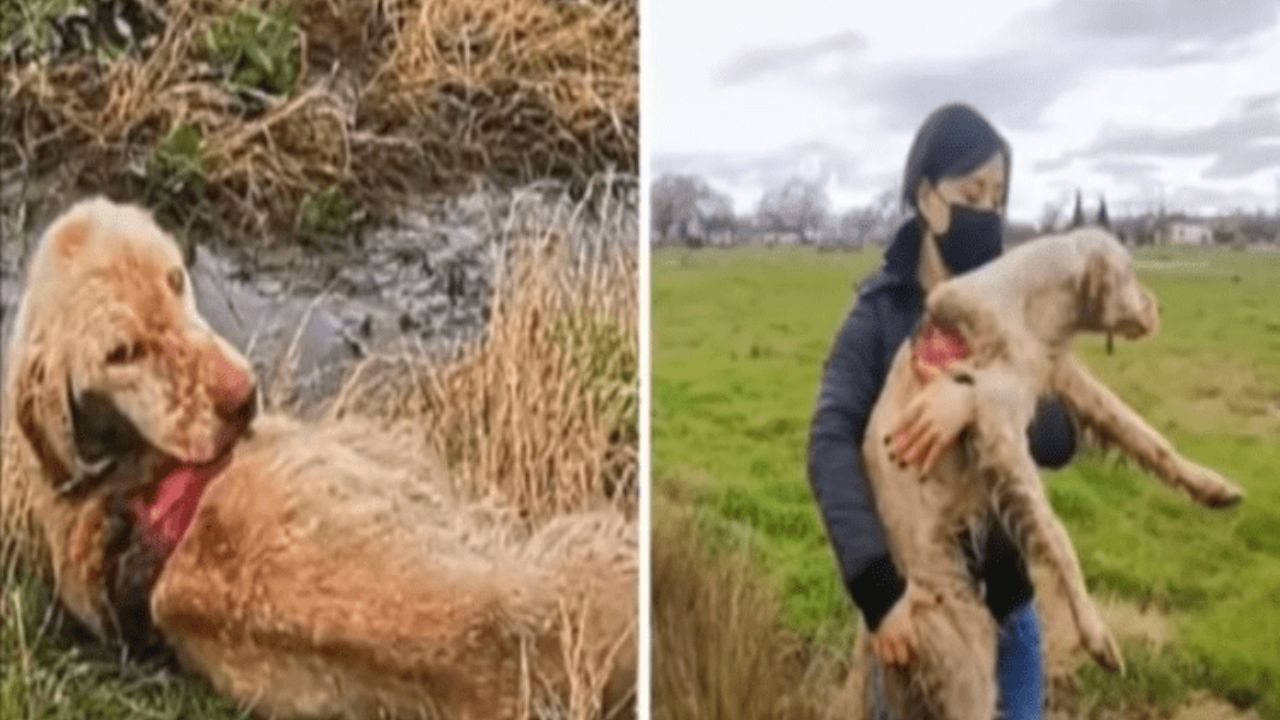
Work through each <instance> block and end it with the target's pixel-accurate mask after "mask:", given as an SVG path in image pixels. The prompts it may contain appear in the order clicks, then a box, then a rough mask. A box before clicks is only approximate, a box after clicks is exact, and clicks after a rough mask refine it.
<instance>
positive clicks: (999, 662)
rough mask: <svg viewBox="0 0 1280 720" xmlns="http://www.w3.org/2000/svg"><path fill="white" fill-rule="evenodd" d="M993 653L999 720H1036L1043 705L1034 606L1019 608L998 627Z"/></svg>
mask: <svg viewBox="0 0 1280 720" xmlns="http://www.w3.org/2000/svg"><path fill="white" fill-rule="evenodd" d="M996 652H997V655H996V682H997V683H998V684H999V686H1000V718H1001V720H1038V719H1039V717H1040V707H1041V705H1042V704H1043V702H1044V668H1043V667H1042V665H1041V662H1040V623H1039V621H1038V620H1037V618H1036V606H1035V604H1033V603H1027V604H1026V605H1023V606H1022V607H1020V608H1018V609H1016V610H1014V611H1013V612H1011V613H1009V614H1008V616H1006V617H1005V619H1004V622H1002V623H1000V643H999V645H998V646H997V651H996Z"/></svg>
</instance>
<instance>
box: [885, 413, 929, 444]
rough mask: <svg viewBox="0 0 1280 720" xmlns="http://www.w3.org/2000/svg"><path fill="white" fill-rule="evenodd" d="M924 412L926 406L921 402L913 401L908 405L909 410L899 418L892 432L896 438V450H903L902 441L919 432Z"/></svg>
mask: <svg viewBox="0 0 1280 720" xmlns="http://www.w3.org/2000/svg"><path fill="white" fill-rule="evenodd" d="M923 413H924V407H923V406H922V405H921V404H920V403H912V404H911V405H909V406H907V411H906V412H905V413H903V415H902V417H901V418H899V419H898V422H897V426H896V427H895V428H894V429H893V432H892V433H891V435H892V436H893V438H894V450H895V451H900V450H901V443H902V441H903V440H904V439H905V438H908V437H910V436H911V435H913V434H914V433H916V432H918V428H919V425H920V419H921V416H922V415H923Z"/></svg>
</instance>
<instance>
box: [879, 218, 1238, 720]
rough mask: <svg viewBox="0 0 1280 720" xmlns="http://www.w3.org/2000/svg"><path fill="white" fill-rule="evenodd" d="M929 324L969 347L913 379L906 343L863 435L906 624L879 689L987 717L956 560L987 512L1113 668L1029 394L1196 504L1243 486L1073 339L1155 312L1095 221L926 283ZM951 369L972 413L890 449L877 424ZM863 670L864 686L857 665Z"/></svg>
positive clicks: (889, 424) (984, 625)
mask: <svg viewBox="0 0 1280 720" xmlns="http://www.w3.org/2000/svg"><path fill="white" fill-rule="evenodd" d="M931 324H932V325H937V326H940V327H943V328H946V329H948V330H950V331H952V332H957V333H958V334H959V335H960V336H962V337H963V338H964V340H965V342H966V344H967V346H968V348H969V351H970V354H969V356H968V357H967V358H966V359H964V360H961V361H958V362H956V363H954V364H952V365H951V366H949V367H948V369H947V371H946V372H945V373H943V374H942V375H941V376H939V377H936V378H933V379H932V380H929V381H926V380H923V379H921V378H920V377H919V376H918V375H917V374H916V372H914V371H913V369H912V344H911V342H910V341H909V342H908V343H906V344H904V346H903V347H902V348H901V349H900V350H899V351H898V353H897V355H896V356H895V359H894V362H893V365H892V367H891V369H890V371H889V375H888V380H887V382H886V384H885V387H884V390H883V392H882V394H881V396H880V398H879V399H878V401H877V403H876V406H875V408H874V410H873V412H872V415H871V418H870V421H869V424H868V427H867V431H866V436H865V440H864V444H863V459H864V462H865V465H866V470H867V475H868V477H869V478H870V481H871V485H872V489H873V492H874V495H875V499H876V505H877V509H878V511H879V514H880V517H881V518H882V520H883V524H884V527H885V531H886V534H887V536H888V542H889V548H890V552H891V555H892V557H893V560H894V562H895V564H896V565H897V567H898V568H899V569H900V571H901V572H902V573H903V574H904V576H905V577H906V579H907V591H906V592H907V601H908V602H909V603H910V604H911V607H912V617H913V621H914V624H915V629H916V635H917V637H918V639H919V646H918V653H917V655H916V657H915V659H914V660H913V662H912V663H911V664H910V665H908V666H907V667H905V668H901V667H899V668H889V669H886V671H885V674H884V697H885V699H886V701H887V704H888V705H889V709H890V711H891V712H892V713H893V715H892V716H893V717H894V718H895V719H897V720H904V719H907V718H945V719H948V720H975V719H983V718H993V717H995V712H996V681H995V664H996V639H997V638H996V627H995V625H994V621H993V620H992V618H991V615H990V613H989V612H988V610H987V609H986V606H985V605H984V604H983V601H982V597H981V592H982V590H981V588H980V587H979V586H978V585H977V584H976V582H975V581H974V580H973V579H972V577H971V575H970V573H969V572H968V571H967V570H966V562H965V556H964V548H962V546H961V540H960V538H962V537H968V538H970V539H973V538H974V537H975V536H977V537H978V538H979V539H980V535H981V529H982V528H984V527H986V526H987V523H988V521H989V518H991V517H992V516H993V515H994V516H995V517H996V518H998V519H999V521H1000V522H1002V523H1003V524H1004V526H1005V527H1006V528H1007V529H1008V530H1009V531H1010V534H1011V536H1012V537H1013V538H1014V540H1015V542H1017V543H1018V545H1019V546H1020V548H1021V549H1022V550H1023V552H1024V553H1025V554H1026V555H1027V556H1029V557H1030V558H1031V559H1034V560H1037V561H1040V562H1043V563H1044V564H1046V565H1047V567H1048V568H1050V570H1051V575H1052V577H1053V578H1054V579H1055V580H1056V583H1055V587H1054V588H1053V591H1054V592H1060V593H1062V594H1063V595H1064V596H1065V598H1066V600H1067V605H1068V607H1069V608H1070V610H1071V616H1072V620H1073V621H1074V624H1075V628H1076V630H1077V632H1078V635H1079V639H1080V644H1081V646H1082V647H1083V648H1084V649H1085V650H1086V651H1087V652H1089V653H1090V654H1091V655H1092V656H1093V658H1094V659H1095V660H1096V661H1097V662H1098V663H1099V664H1100V665H1102V666H1104V667H1106V668H1109V669H1113V670H1114V669H1120V668H1121V667H1122V658H1121V656H1120V652H1119V648H1118V646H1117V645H1116V642H1115V640H1114V639H1113V638H1112V636H1111V634H1110V632H1109V631H1108V629H1107V627H1106V626H1105V624H1104V623H1103V621H1102V619H1101V617H1100V615H1099V613H1098V609H1097V608H1096V607H1095V606H1094V604H1093V602H1092V600H1091V599H1090V597H1089V595H1088V592H1087V590H1086V587H1085V583H1084V578H1083V575H1082V572H1081V569H1080V563H1079V561H1078V560H1077V558H1076V554H1075V551H1074V549H1073V547H1072V545H1071V542H1070V539H1069V538H1068V536H1067V533H1066V532H1065V530H1064V529H1063V526H1062V524H1061V522H1060V521H1059V520H1058V518H1057V517H1056V516H1055V515H1054V513H1053V512H1052V510H1051V508H1050V507H1049V504H1048V501H1047V499H1046V497H1045V493H1044V488H1043V486H1042V484H1041V481H1040V478H1039V475H1038V473H1037V469H1036V465H1035V462H1034V461H1033V459H1032V457H1031V454H1030V449H1029V446H1028V440H1027V435H1026V429H1027V427H1028V425H1029V424H1030V423H1031V420H1032V418H1033V416H1034V413H1035V408H1036V405H1037V401H1038V400H1039V399H1040V398H1042V397H1044V396H1047V395H1051V394H1052V395H1056V396H1058V397H1059V398H1060V399H1061V400H1062V401H1063V402H1064V403H1065V404H1066V405H1067V406H1068V407H1069V409H1070V410H1071V412H1072V414H1073V416H1074V418H1075V419H1076V420H1077V421H1078V422H1079V423H1080V425H1081V426H1083V428H1085V429H1087V430H1089V431H1091V432H1092V433H1093V434H1094V435H1095V436H1097V437H1100V438H1102V439H1104V440H1105V441H1106V442H1107V443H1108V444H1110V445H1111V446H1113V447H1114V448H1115V449H1116V450H1118V451H1119V452H1121V453H1124V454H1125V455H1128V456H1130V457H1131V458H1133V459H1135V460H1136V461H1137V462H1138V463H1139V464H1140V465H1141V466H1142V467H1144V468H1147V469H1149V470H1150V471H1152V472H1153V473H1154V474H1155V475H1156V476H1157V477H1159V478H1160V479H1161V480H1163V481H1165V482H1166V483H1168V484H1169V485H1171V486H1173V487H1175V488H1180V489H1182V490H1185V491H1186V492H1188V493H1189V494H1190V495H1191V497H1192V498H1193V499H1195V500H1196V501H1198V502H1200V503H1202V504H1204V505H1207V506H1210V507H1223V506H1228V505H1232V504H1234V503H1236V502H1237V501H1239V500H1240V498H1241V496H1242V493H1241V491H1240V489H1239V488H1238V487H1237V486H1236V485H1234V484H1233V483H1231V482H1230V481H1228V480H1226V479H1225V478H1223V477H1222V476H1220V475H1219V474H1217V473H1216V472H1214V471H1212V470H1210V469H1208V468H1205V467H1202V466H1199V465H1196V464H1195V463H1192V462H1190V461H1188V460H1186V459H1185V458H1183V457H1182V456H1180V455H1179V454H1178V453H1177V452H1176V451H1175V450H1174V449H1173V447H1172V446H1171V445H1170V443H1169V442H1168V441H1167V440H1166V439H1165V438H1163V437H1162V436H1161V435H1160V434H1159V433H1158V432H1157V431H1156V430H1154V429H1153V428H1152V427H1151V426H1150V425H1148V424H1147V423H1146V422H1144V421H1143V419H1142V418H1141V417H1139V416H1138V414H1137V413H1136V412H1134V411H1133V410H1132V409H1131V408H1129V407H1128V406H1127V405H1125V404H1124V403H1123V402H1122V401H1121V400H1120V399H1119V398H1117V397H1116V396H1115V395H1114V394H1113V393H1112V392H1110V391H1109V390H1108V389H1107V388H1106V387H1104V386H1103V385H1102V384H1101V383H1100V382H1099V381H1098V380H1096V379H1095V378H1094V377H1093V376H1092V375H1091V374H1089V372H1088V371H1087V370H1086V369H1085V368H1084V367H1083V365H1081V364H1080V362H1079V361H1078V360H1077V359H1076V357H1075V356H1074V355H1073V354H1072V348H1071V344H1072V340H1073V338H1074V336H1075V335H1076V334H1077V333H1080V332H1099V333H1106V334H1108V335H1111V334H1122V335H1125V336H1126V337H1131V338H1136V337H1139V336H1142V335H1146V334H1149V333H1151V332H1154V331H1155V330H1156V328H1157V325H1158V313H1157V307H1156V303H1155V298H1154V297H1153V296H1152V295H1151V294H1150V293H1149V292H1148V291H1147V290H1146V289H1145V288H1143V287H1141V286H1140V285H1139V283H1138V281H1137V278H1136V276H1135V274H1134V271H1133V266H1132V260H1131V258H1130V256H1129V254H1128V252H1127V251H1126V250H1125V249H1124V247H1123V246H1122V245H1121V244H1120V243H1119V242H1118V241H1117V240H1116V239H1115V237H1114V236H1112V235H1110V234H1109V233H1106V232H1104V231H1102V230H1098V229H1083V230H1078V231H1075V232H1073V233H1070V234H1064V235H1058V236H1050V237H1047V238H1041V239H1038V240H1035V241H1031V242H1028V243H1026V244H1024V245H1022V246H1020V247H1018V248H1016V249H1013V250H1011V251H1010V252H1008V253H1006V254H1005V255H1003V256H1002V257H1001V258H1000V259H998V260H996V261H994V262H992V263H990V264H989V265H987V266H985V267H983V268H981V269H979V270H977V271H974V272H972V273H969V274H967V275H963V276H960V277H957V278H953V279H950V280H947V281H945V282H943V283H941V284H939V285H938V286H936V287H935V288H934V289H933V290H932V291H931V292H930V293H929V296H928V299H927V305H926V311H925V317H924V320H923V322H922V327H926V326H929V325H931ZM957 383H958V384H961V385H963V386H965V388H967V389H966V390H965V391H964V392H969V393H971V396H970V398H969V399H971V401H972V405H973V413H972V419H971V422H970V423H969V424H968V425H967V426H966V428H965V430H964V432H963V433H962V434H961V436H960V439H959V441H958V442H957V443H956V444H955V445H954V446H953V447H952V448H950V449H948V450H947V451H946V452H945V453H944V454H943V455H942V456H941V457H940V458H939V459H938V461H937V463H936V464H935V465H934V467H933V468H932V470H931V471H930V472H928V473H927V474H923V473H921V471H920V470H918V469H917V468H915V467H908V466H907V465H905V464H904V463H902V462H901V461H900V459H899V458H896V457H895V456H894V450H893V443H892V442H891V439H890V434H891V433H892V432H893V430H894V429H895V428H896V427H897V424H898V422H899V420H900V418H901V417H902V415H903V413H904V412H905V411H906V410H907V409H908V407H909V406H910V405H911V404H912V402H913V401H917V402H920V401H922V398H921V395H922V394H925V393H938V392H944V391H948V392H952V395H953V396H955V393H954V391H955V387H954V385H953V384H957ZM949 384H952V385H951V386H950V387H949V386H948V385H949ZM978 544H980V543H978ZM864 630H865V629H864ZM866 635H867V633H866V632H863V633H862V636H863V638H864V640H863V642H862V643H861V645H860V648H859V651H858V654H859V663H860V667H861V670H860V671H859V672H863V673H866V672H869V671H870V668H871V666H872V662H873V658H872V656H871V655H870V646H869V643H868V642H867V641H866V640H865V638H866ZM862 685H863V686H869V684H868V679H867V678H866V677H864V678H863V681H862Z"/></svg>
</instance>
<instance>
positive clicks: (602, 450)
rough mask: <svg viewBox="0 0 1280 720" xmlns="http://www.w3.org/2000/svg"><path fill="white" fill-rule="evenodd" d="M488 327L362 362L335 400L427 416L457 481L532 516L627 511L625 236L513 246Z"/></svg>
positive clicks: (632, 356) (631, 389)
mask: <svg viewBox="0 0 1280 720" xmlns="http://www.w3.org/2000/svg"><path fill="white" fill-rule="evenodd" d="M506 267H507V268H508V272H507V274H506V277H504V278H501V279H500V281H499V285H498V289H497V291H496V295H495V297H494V301H493V305H492V311H491V317H490V322H489V327H488V329H487V330H486V332H485V333H484V334H483V335H482V336H481V337H479V338H477V339H475V340H474V341H472V342H470V343H469V344H467V345H466V346H464V347H463V348H462V349H461V350H460V351H459V352H458V353H457V356H456V357H455V358H453V359H452V360H451V361H447V362H441V361H438V360H430V359H426V358H424V357H421V356H418V357H403V356H402V357H378V358H372V359H370V360H368V361H366V362H365V363H364V364H363V365H362V366H361V367H359V368H357V370H356V371H355V372H354V373H353V375H352V378H351V380H350V381H349V382H348V383H347V385H346V387H345V388H344V389H343V391H342V393H341V394H340V396H339V398H338V399H337V400H336V401H335V403H334V404H333V406H332V409H331V412H332V413H333V414H335V415H342V414H345V413H348V412H357V413H361V414H365V415H376V416H378V417H382V418H386V419H390V420H401V421H409V422H410V423H411V424H413V425H415V426H417V427H421V428H423V431H424V432H426V433H427V436H428V439H429V442H430V444H431V446H432V447H433V448H435V450H436V451H437V452H438V453H439V454H440V455H441V456H442V457H444V458H445V459H446V461H447V462H448V465H449V467H450V468H451V470H452V471H453V473H454V476H455V479H456V480H457V481H458V482H459V483H460V485H461V486H462V487H463V489H464V490H466V491H467V492H469V493H471V494H473V495H476V496H479V497H483V498H485V499H488V500H493V501H497V502H499V503H500V504H501V505H503V506H504V507H508V508H512V509H515V510H516V511H517V512H518V513H519V514H520V515H521V516H522V517H524V518H526V519H528V520H530V521H533V522H535V523H536V522H537V521H540V520H545V519H547V518H549V517H552V516H554V515H557V514H561V513H564V512H571V511H576V510H587V509H597V508H599V507H601V506H602V505H613V506H615V507H617V508H619V509H620V510H622V511H623V512H625V513H627V514H628V515H629V516H634V511H635V502H636V492H637V484H636V483H637V477H638V461H637V447H636V443H637V438H638V436H637V422H638V416H637V412H638V397H637V393H638V385H637V375H636V368H637V352H638V351H637V342H638V332H637V326H636V321H637V304H636V303H637V300H638V284H639V277H638V269H637V258H636V251H635V248H634V246H633V245H632V244H631V243H629V242H626V241H619V240H618V239H614V238H608V237H604V236H601V237H599V238H598V239H597V244H595V245H575V243H571V242H568V241H567V240H566V238H564V237H562V236H561V235H560V233H559V232H558V231H557V230H555V229H547V230H546V231H544V233H543V234H541V235H537V236H534V237H529V238H525V239H524V240H523V241H521V242H518V243H517V244H516V245H515V246H514V248H513V249H512V255H511V257H510V258H509V259H508V260H507V263H506Z"/></svg>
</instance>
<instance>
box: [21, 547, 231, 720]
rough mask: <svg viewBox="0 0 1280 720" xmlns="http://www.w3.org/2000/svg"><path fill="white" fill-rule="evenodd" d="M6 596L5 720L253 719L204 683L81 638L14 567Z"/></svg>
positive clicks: (36, 586) (38, 588) (43, 590)
mask: <svg viewBox="0 0 1280 720" xmlns="http://www.w3.org/2000/svg"><path fill="white" fill-rule="evenodd" d="M3 578H4V588H3V591H0V718H4V719H5V720H37V719H38V720H84V719H85V718H92V720H144V719H145V720H233V719H236V718H246V717H248V714H247V713H245V712H242V711H239V710H237V709H235V708H234V707H232V706H231V705H230V704H228V703H227V702H226V701H224V700H222V699H221V698H219V697H218V696H217V695H215V694H214V692H213V691H212V690H211V689H210V688H208V687H207V686H206V685H204V684H203V683H200V682H198V681H195V680H192V679H191V678H190V677H188V676H185V675H182V674H181V673H179V672H178V671H176V670H174V669H172V668H169V667H166V666H163V665H162V664H160V663H159V662H158V661H156V662H149V663H134V662H128V661H126V662H121V659H120V657H119V656H118V655H116V653H115V652H114V651H113V650H112V649H110V648H107V647H105V646H102V645H98V644H95V643H92V642H88V641H85V640H82V639H79V638H78V637H77V633H76V632H75V630H74V628H72V627H71V625H70V623H71V621H70V620H69V619H67V618H66V616H65V615H63V614H62V613H60V612H56V611H53V610H51V605H50V599H51V598H50V596H49V590H48V589H47V588H45V587H42V586H41V585H39V584H38V583H36V582H34V581H32V580H31V579H30V578H24V577H22V576H21V574H20V573H18V572H17V571H16V570H14V569H13V568H12V567H10V568H9V569H8V570H6V571H5V572H4V573H3Z"/></svg>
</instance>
